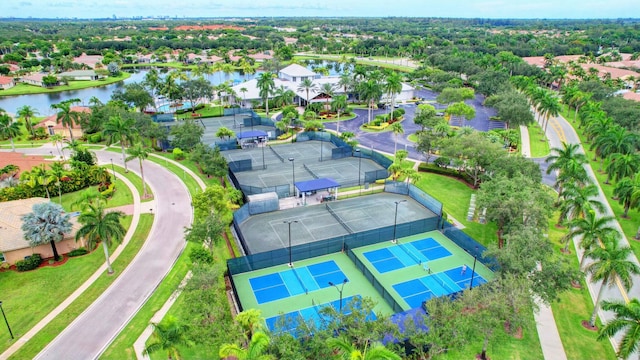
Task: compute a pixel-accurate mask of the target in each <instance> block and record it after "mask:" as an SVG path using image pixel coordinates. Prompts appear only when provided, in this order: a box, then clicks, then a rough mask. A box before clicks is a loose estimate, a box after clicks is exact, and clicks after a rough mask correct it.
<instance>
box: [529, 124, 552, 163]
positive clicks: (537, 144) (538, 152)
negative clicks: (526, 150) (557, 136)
mask: <svg viewBox="0 0 640 360" xmlns="http://www.w3.org/2000/svg"><path fill="white" fill-rule="evenodd" d="M528 129H529V144H531V157H532V158H541V157H546V156H547V155H549V141H547V137H546V136H545V135H544V132H543V131H542V128H541V127H540V125H538V123H537V122H535V121H534V122H533V123H531V124H529V126H528Z"/></svg>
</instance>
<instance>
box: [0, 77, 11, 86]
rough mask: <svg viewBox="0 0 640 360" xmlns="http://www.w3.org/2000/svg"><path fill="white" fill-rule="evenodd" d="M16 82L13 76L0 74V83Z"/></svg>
mask: <svg viewBox="0 0 640 360" xmlns="http://www.w3.org/2000/svg"><path fill="white" fill-rule="evenodd" d="M12 82H14V80H13V78H12V77H9V76H0V85H7V84H11V83H12Z"/></svg>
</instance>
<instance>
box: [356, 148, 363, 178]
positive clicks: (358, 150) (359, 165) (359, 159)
mask: <svg viewBox="0 0 640 360" xmlns="http://www.w3.org/2000/svg"><path fill="white" fill-rule="evenodd" d="M356 152H357V153H358V186H361V185H362V183H361V182H360V174H361V171H360V169H361V168H362V152H361V151H360V149H356Z"/></svg>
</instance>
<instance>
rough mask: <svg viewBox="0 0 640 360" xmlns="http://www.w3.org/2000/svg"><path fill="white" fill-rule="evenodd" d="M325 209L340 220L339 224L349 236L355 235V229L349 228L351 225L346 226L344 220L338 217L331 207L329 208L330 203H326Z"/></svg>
mask: <svg viewBox="0 0 640 360" xmlns="http://www.w3.org/2000/svg"><path fill="white" fill-rule="evenodd" d="M325 207H326V208H327V210H328V211H329V213H330V214H331V215H332V216H333V217H334V218H335V219H336V220H338V222H339V223H340V225H342V227H343V228H344V229H345V230H347V232H348V233H349V234H353V233H354V231H353V229H351V228H350V227H349V225H347V224H345V222H344V221H342V219H341V218H340V217H338V215H337V214H336V213H335V212H334V211H333V209H332V208H331V206H329V203H325Z"/></svg>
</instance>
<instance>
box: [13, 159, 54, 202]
mask: <svg viewBox="0 0 640 360" xmlns="http://www.w3.org/2000/svg"><path fill="white" fill-rule="evenodd" d="M53 180H54V178H53V176H51V173H50V172H49V171H47V169H45V167H44V164H41V165H38V166H35V167H33V168H32V169H31V171H25V172H23V173H22V174H20V181H21V182H24V183H25V184H26V185H27V186H28V187H30V188H31V189H36V188H37V187H38V186H42V187H44V190H45V192H46V193H47V199H51V196H50V195H49V184H50V183H51V182H52V181H53Z"/></svg>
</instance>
